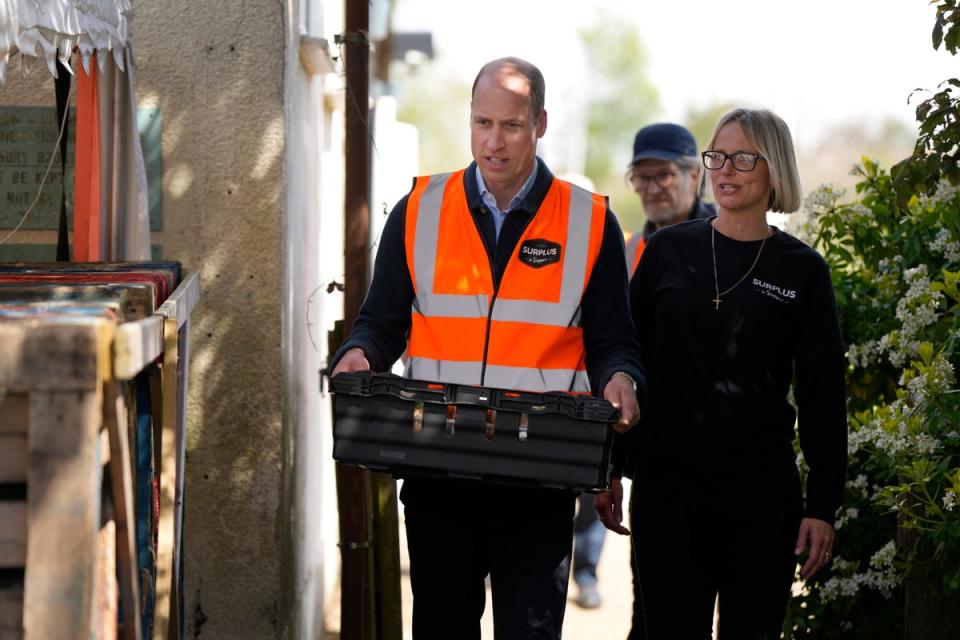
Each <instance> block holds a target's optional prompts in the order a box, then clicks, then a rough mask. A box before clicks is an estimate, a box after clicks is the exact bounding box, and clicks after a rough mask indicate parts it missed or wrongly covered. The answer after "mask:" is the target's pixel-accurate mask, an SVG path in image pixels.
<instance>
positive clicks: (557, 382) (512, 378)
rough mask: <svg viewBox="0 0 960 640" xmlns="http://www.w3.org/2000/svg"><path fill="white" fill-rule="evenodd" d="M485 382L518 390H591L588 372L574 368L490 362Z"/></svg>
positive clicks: (489, 384)
mask: <svg viewBox="0 0 960 640" xmlns="http://www.w3.org/2000/svg"><path fill="white" fill-rule="evenodd" d="M571 380H572V381H573V388H572V389H571V387H570V381H571ZM483 383H484V384H485V385H487V386H489V387H497V388H499V389H516V390H518V391H537V392H541V391H571V390H572V391H584V392H589V391H590V379H589V378H588V377H587V373H586V372H585V371H575V370H573V369H531V368H527V367H506V366H503V365H493V364H488V365H487V371H486V373H485V374H484V378H483Z"/></svg>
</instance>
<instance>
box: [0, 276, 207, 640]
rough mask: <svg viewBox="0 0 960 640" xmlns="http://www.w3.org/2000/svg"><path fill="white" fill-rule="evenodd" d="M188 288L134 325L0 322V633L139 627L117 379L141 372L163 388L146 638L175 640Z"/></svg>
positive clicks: (78, 634) (124, 414) (192, 283)
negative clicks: (154, 544)
mask: <svg viewBox="0 0 960 640" xmlns="http://www.w3.org/2000/svg"><path fill="white" fill-rule="evenodd" d="M198 295H199V291H198V279H197V278H196V275H195V274H193V275H191V276H190V277H188V278H187V279H185V280H184V282H182V283H181V285H180V287H178V288H177V290H176V291H175V292H174V293H173V294H172V295H171V296H170V298H169V299H168V300H167V303H165V305H164V306H163V307H161V309H160V310H158V312H157V313H156V314H154V315H152V316H150V317H148V318H144V319H142V320H138V321H136V322H127V323H117V322H115V321H111V320H107V319H102V318H93V317H88V318H77V317H74V318H70V317H63V318H57V317H43V318H34V319H31V318H26V319H17V320H9V319H0V638H3V639H4V640H6V639H7V638H10V639H19V638H25V639H27V640H57V639H60V638H64V639H67V638H71V639H72V638H77V639H79V638H84V639H85V640H86V639H88V638H111V639H112V638H116V637H118V636H122V637H124V638H132V639H137V640H139V639H140V638H142V637H144V635H145V634H144V630H143V629H142V628H141V627H142V624H141V618H140V609H141V604H142V601H141V596H140V581H141V576H139V575H138V571H137V561H136V558H137V546H136V541H135V536H134V529H135V516H134V513H135V511H134V492H133V486H132V481H133V474H132V471H131V469H132V466H131V445H130V442H129V428H130V424H129V423H130V420H131V419H132V417H131V416H130V414H129V413H128V411H127V408H128V402H129V398H130V397H131V394H130V390H129V388H125V386H124V385H125V382H124V381H127V380H130V379H132V378H133V377H134V376H136V375H137V374H138V373H140V372H144V371H147V372H150V374H151V375H152V376H153V377H154V378H155V379H156V380H157V384H156V385H155V386H156V387H157V388H158V389H159V390H160V392H161V398H160V401H158V402H155V403H153V404H154V409H155V411H154V416H153V424H154V425H155V429H156V431H157V433H156V438H155V439H156V442H157V447H156V457H157V460H156V469H157V470H158V471H159V473H158V475H159V486H160V511H159V528H158V531H157V534H158V545H157V548H156V558H157V563H156V583H155V585H151V586H152V587H153V590H152V594H151V595H152V596H153V598H154V602H153V608H154V612H155V613H154V617H153V624H152V628H151V629H149V635H150V636H151V637H153V638H154V639H155V640H168V639H169V638H177V637H179V635H180V634H179V628H180V624H179V620H178V616H177V614H178V611H179V598H178V594H177V593H176V590H175V585H176V580H175V576H176V571H175V568H176V567H177V566H178V565H179V539H180V531H179V522H180V516H179V511H178V508H177V507H178V506H179V503H180V502H181V496H182V466H183V462H182V460H183V441H184V438H183V430H184V417H183V403H184V402H185V397H186V377H187V376H186V358H187V356H188V353H189V341H188V339H187V336H188V330H189V314H190V312H191V311H192V309H193V307H194V305H195V304H196V301H197V298H198ZM118 577H119V580H118V579H117V578H118ZM121 603H122V604H121ZM118 611H122V615H123V619H122V620H118Z"/></svg>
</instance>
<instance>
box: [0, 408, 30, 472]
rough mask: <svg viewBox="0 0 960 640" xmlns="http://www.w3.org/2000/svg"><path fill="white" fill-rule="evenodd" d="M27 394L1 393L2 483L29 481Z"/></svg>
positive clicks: (0, 446)
mask: <svg viewBox="0 0 960 640" xmlns="http://www.w3.org/2000/svg"><path fill="white" fill-rule="evenodd" d="M28 406H29V405H28V403H27V396H26V394H13V393H11V394H6V395H0V484H10V483H14V484H22V483H24V482H26V481H27V407H28Z"/></svg>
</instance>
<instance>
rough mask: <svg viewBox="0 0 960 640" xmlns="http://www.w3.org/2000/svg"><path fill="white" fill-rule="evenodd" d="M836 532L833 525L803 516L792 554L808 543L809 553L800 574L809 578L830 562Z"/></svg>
mask: <svg viewBox="0 0 960 640" xmlns="http://www.w3.org/2000/svg"><path fill="white" fill-rule="evenodd" d="M835 535H836V533H835V532H834V530H833V525H831V524H830V523H829V522H826V521H824V520H818V519H817V518H804V519H803V520H801V521H800V535H798V536H797V547H796V549H794V550H793V552H794V554H796V555H798V556H799V555H800V554H801V553H803V550H804V549H805V548H806V547H807V543H809V545H810V554H809V555H808V556H807V561H806V562H804V563H803V568H802V569H800V575H801V576H803V578H804V579H807V580H809V579H810V578H812V577H813V576H815V575H816V574H817V572H818V571H820V569H822V568H823V567H825V566H826V565H828V564H830V560H831V559H832V558H833V540H834V537H835Z"/></svg>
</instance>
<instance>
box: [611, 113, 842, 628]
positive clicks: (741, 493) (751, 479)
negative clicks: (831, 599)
mask: <svg viewBox="0 0 960 640" xmlns="http://www.w3.org/2000/svg"><path fill="white" fill-rule="evenodd" d="M701 156H702V160H703V166H704V168H705V169H706V170H705V171H704V174H703V175H702V176H701V181H700V186H701V190H702V189H704V188H705V187H707V186H709V190H710V191H712V193H713V197H714V199H715V201H716V205H717V215H716V216H715V217H712V218H709V219H705V220H691V221H689V222H684V223H680V224H677V225H673V226H670V227H666V228H664V229H661V230H660V231H658V232H657V233H656V234H654V235H653V236H652V237H651V239H650V242H649V243H648V245H647V248H646V251H645V252H644V254H643V257H642V259H641V261H640V265H639V267H638V270H637V273H636V275H635V276H634V278H633V280H632V281H631V292H630V294H631V309H632V314H633V320H634V323H635V325H636V329H637V335H638V336H639V338H640V342H641V346H642V357H643V364H644V367H645V368H646V371H647V384H648V390H649V408H648V409H647V412H646V414H645V415H644V416H643V418H642V420H641V423H640V424H639V425H638V427H637V428H636V431H637V432H638V433H636V434H634V436H635V437H634V438H633V439H632V440H631V441H630V442H631V445H630V446H631V447H634V449H633V450H632V451H631V452H630V455H631V457H632V459H633V460H635V461H636V468H635V469H634V478H633V484H632V487H633V488H632V495H631V509H630V519H631V529H632V542H633V547H634V561H635V562H636V569H637V572H638V577H639V588H640V594H641V599H642V602H641V603H640V604H641V608H642V611H643V615H642V618H643V619H642V623H643V628H642V629H637V628H635V629H634V630H633V633H632V637H640V638H645V639H646V640H662V639H667V638H683V639H684V640H686V639H690V638H709V637H710V633H711V628H712V619H713V615H712V614H713V611H714V601H715V599H716V598H717V597H718V596H719V610H720V634H721V637H723V638H737V639H739V638H750V639H760V638H771V639H772V638H779V637H780V631H781V626H782V624H783V616H784V610H785V607H786V602H787V598H788V596H789V592H790V586H791V584H792V581H793V579H794V575H795V572H796V567H797V563H798V557H799V558H800V560H801V561H802V567H801V569H800V572H801V575H803V576H804V577H807V578H809V577H810V576H813V575H814V574H815V573H817V571H819V570H820V569H821V568H822V567H823V566H824V565H825V564H827V563H828V562H829V561H830V557H831V554H832V547H833V541H834V529H833V520H834V515H835V513H836V511H837V508H838V507H839V506H840V501H841V496H842V493H843V485H844V475H845V467H846V455H847V449H846V411H845V398H844V368H845V359H844V347H843V343H842V340H841V336H840V330H839V324H838V321H837V311H836V303H835V300H834V293H833V288H832V285H831V280H830V272H829V270H828V267H827V265H826V263H825V262H824V260H823V258H822V257H821V256H820V255H819V254H818V253H817V252H816V251H814V250H813V249H811V248H810V247H808V246H807V245H805V244H803V243H802V242H801V241H799V240H797V239H796V238H794V237H793V236H791V235H789V234H788V233H786V232H784V231H781V230H780V229H778V228H776V227H774V226H772V225H770V224H768V223H767V219H766V213H767V211H779V212H784V213H790V212H793V211H795V210H797V209H798V208H799V206H800V204H801V188H800V180H799V176H798V172H797V166H796V159H795V156H794V150H793V142H792V140H791V136H790V130H789V128H788V127H787V125H786V123H784V121H783V120H782V119H780V118H779V117H778V116H777V115H775V114H774V113H772V112H770V111H766V110H751V109H736V110H734V111H731V112H729V113H727V114H726V115H724V116H723V117H722V118H721V120H720V122H719V123H718V124H717V127H716V129H715V131H714V135H713V138H712V139H711V141H710V144H709V146H708V148H707V150H706V151H704V152H703V153H702V154H701ZM791 383H792V385H793V401H794V402H793V403H791V401H790V391H791ZM798 418H799V420H798ZM797 434H799V438H800V447H801V450H802V451H803V455H804V458H805V460H806V462H807V464H808V466H809V468H810V473H809V476H808V478H807V483H806V495H805V496H804V495H803V492H802V491H801V483H800V476H799V472H798V469H797V464H796V459H795V458H796V456H795V454H794V448H793V440H794V438H795V436H796V435H797ZM617 489H618V487H617V485H616V484H615V486H614V489H613V490H612V491H611V492H608V493H607V494H602V495H601V496H600V497H599V498H598V503H599V506H598V509H599V510H600V511H601V517H602V518H603V519H604V520H605V524H608V525H609V527H610V528H612V529H614V530H616V528H615V527H616V525H618V523H617V522H616V519H617V516H618V514H619V513H620V507H619V504H618V500H617ZM620 529H621V530H622V527H620Z"/></svg>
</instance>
